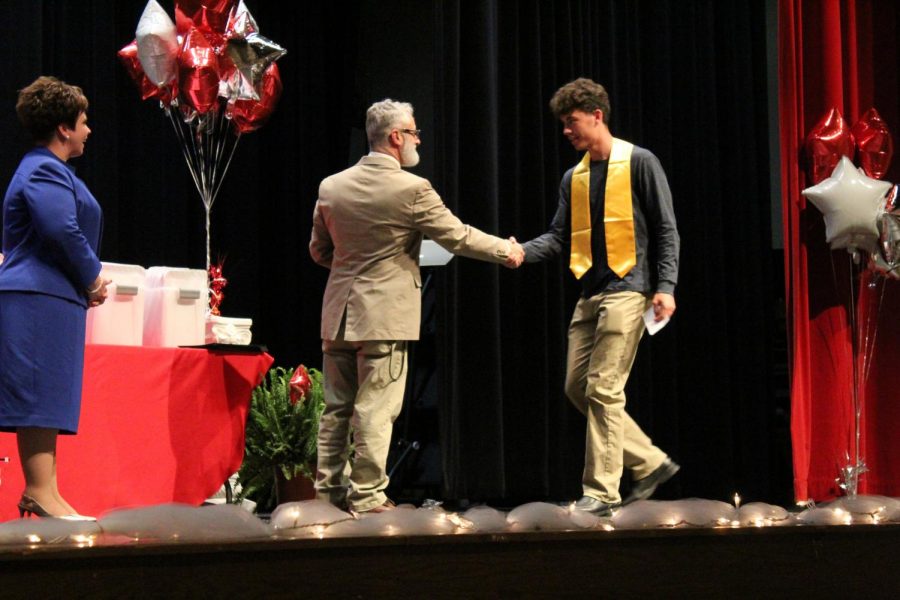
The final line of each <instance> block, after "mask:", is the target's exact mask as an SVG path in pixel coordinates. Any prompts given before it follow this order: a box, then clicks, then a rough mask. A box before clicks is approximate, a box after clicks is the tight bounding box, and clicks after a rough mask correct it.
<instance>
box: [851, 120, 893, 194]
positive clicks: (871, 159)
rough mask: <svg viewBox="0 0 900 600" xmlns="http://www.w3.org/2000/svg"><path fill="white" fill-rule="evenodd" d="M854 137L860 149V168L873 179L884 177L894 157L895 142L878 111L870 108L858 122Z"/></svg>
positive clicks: (854, 128) (854, 127)
mask: <svg viewBox="0 0 900 600" xmlns="http://www.w3.org/2000/svg"><path fill="white" fill-rule="evenodd" d="M853 137H854V138H856V147H857V148H858V149H859V166H861V167H862V169H863V171H865V173H866V175H868V176H869V177H871V178H873V179H881V178H882V177H884V176H885V174H886V173H887V172H888V168H890V166H891V158H893V156H894V141H893V139H892V138H891V132H890V130H889V129H888V126H887V124H886V123H885V122H884V120H883V119H882V118H881V115H879V114H878V111H877V110H875V109H874V108H870V109H869V110H867V111H866V114H864V115H863V116H862V117H861V118H860V119H859V121H857V122H856V124H855V125H854V126H853Z"/></svg>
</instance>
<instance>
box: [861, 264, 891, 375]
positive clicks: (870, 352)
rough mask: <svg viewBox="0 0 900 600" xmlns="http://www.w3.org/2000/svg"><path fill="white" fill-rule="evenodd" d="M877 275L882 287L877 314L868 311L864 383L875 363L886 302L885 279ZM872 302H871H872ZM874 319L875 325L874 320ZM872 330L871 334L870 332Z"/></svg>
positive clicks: (876, 309) (878, 282)
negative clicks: (882, 314)
mask: <svg viewBox="0 0 900 600" xmlns="http://www.w3.org/2000/svg"><path fill="white" fill-rule="evenodd" d="M872 276H873V277H876V278H877V279H876V285H877V286H878V287H879V288H880V289H879V292H878V302H877V304H876V305H875V311H874V313H875V316H874V318H873V316H872V311H871V310H869V311H867V312H866V345H865V350H864V352H865V354H864V355H863V384H864V385H865V384H866V383H868V381H869V372H870V371H871V369H872V363H874V362H875V361H874V354H875V342H876V340H877V339H878V321H879V319H880V318H881V306H882V304H883V302H884V288H885V287H886V286H885V280H884V278H883V277H879V276H878V275H874V274H873V275H872ZM870 304H871V303H870ZM873 320H874V325H873V324H872V321H873ZM869 332H871V335H870V333H869Z"/></svg>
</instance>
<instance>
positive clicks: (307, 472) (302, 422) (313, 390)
mask: <svg viewBox="0 0 900 600" xmlns="http://www.w3.org/2000/svg"><path fill="white" fill-rule="evenodd" d="M324 410H325V399H324V394H323V392H322V373H321V372H320V371H318V370H316V369H307V368H306V367H305V366H303V365H300V366H299V367H297V369H295V370H294V371H293V372H291V371H288V370H286V369H283V368H281V367H274V368H272V369H270V370H269V372H268V374H267V375H266V377H265V378H264V379H263V381H262V383H260V384H259V385H258V386H256V388H254V390H253V395H252V397H251V400H250V414H249V415H248V417H247V432H246V438H245V439H246V441H245V447H244V462H243V464H242V465H241V469H240V471H238V482H239V483H240V486H241V491H240V493H239V495H238V498H239V499H243V498H250V499H251V500H254V501H255V502H256V503H257V510H258V511H267V512H268V510H270V509H272V508H274V507H275V506H276V505H277V504H280V503H282V502H288V501H292V500H303V499H308V498H312V497H314V495H315V492H314V491H313V485H312V484H313V481H314V480H315V465H316V448H317V438H318V434H319V418H320V417H321V416H322V411H324ZM298 484H299V486H298ZM298 487H299V489H298ZM298 495H299V496H305V497H297V496H298ZM267 509H268V510H267Z"/></svg>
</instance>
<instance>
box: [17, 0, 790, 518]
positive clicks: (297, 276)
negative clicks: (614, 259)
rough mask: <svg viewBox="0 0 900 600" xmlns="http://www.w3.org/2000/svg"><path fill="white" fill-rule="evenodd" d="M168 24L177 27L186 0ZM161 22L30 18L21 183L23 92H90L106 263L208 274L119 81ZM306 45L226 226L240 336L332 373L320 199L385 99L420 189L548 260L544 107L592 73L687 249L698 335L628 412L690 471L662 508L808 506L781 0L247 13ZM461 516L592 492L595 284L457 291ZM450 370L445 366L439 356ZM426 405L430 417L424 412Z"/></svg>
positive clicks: (683, 309)
mask: <svg viewBox="0 0 900 600" xmlns="http://www.w3.org/2000/svg"><path fill="white" fill-rule="evenodd" d="M161 4H162V6H163V7H164V8H165V9H166V10H167V11H169V13H170V14H172V1H171V0H163V1H162V2H161ZM144 5H145V2H144V0H79V2H66V1H65V0H9V1H7V2H4V3H3V4H2V5H0V18H3V20H4V22H5V23H6V24H7V27H6V32H7V33H6V36H5V37H4V38H3V39H2V40H0V50H2V51H3V55H4V56H6V57H7V59H8V60H7V63H6V64H7V67H6V71H5V74H4V76H3V77H2V81H0V84H2V87H0V102H2V105H0V135H2V136H3V139H4V141H5V143H4V144H3V146H2V148H0V173H4V174H5V175H4V176H5V177H7V178H8V177H9V176H10V175H11V173H12V171H13V170H14V168H15V165H16V164H17V162H18V160H19V157H20V156H21V154H22V153H23V152H24V151H25V149H26V148H27V147H28V144H27V141H26V140H25V139H24V136H23V135H22V134H21V133H20V131H19V127H18V124H17V123H16V121H15V116H14V111H13V105H14V103H15V94H16V90H17V89H20V88H21V87H23V86H24V85H26V84H28V83H29V82H30V81H32V80H33V79H34V78H35V77H36V76H37V75H39V74H53V75H57V76H59V77H61V78H62V79H64V80H66V81H68V82H70V83H75V84H78V85H81V86H82V87H83V88H84V89H85V92H86V93H87V95H88V97H89V99H90V101H91V108H90V123H91V126H92V128H93V130H94V133H93V135H92V137H91V139H90V140H89V142H88V147H87V151H86V154H85V156H84V157H82V158H81V159H77V160H76V161H74V162H75V164H76V166H77V168H78V173H79V175H80V176H81V177H82V178H84V179H85V181H86V182H87V183H88V185H89V187H90V188H91V190H92V191H93V192H94V194H95V195H96V196H97V197H98V199H99V200H100V202H101V204H102V205H103V207H104V211H105V219H106V221H105V232H104V241H103V249H102V253H101V258H102V259H103V260H106V261H112V262H123V263H137V264H142V265H144V266H151V265H171V266H189V267H193V268H202V266H203V264H204V229H203V209H202V205H201V202H200V199H199V196H198V194H197V192H196V190H195V189H194V188H193V183H192V182H191V180H190V177H189V175H188V172H187V168H186V167H185V165H184V163H183V159H182V157H181V152H180V149H179V147H178V144H177V142H176V138H175V136H174V134H173V132H172V131H171V125H170V124H169V123H168V122H167V121H166V120H165V118H164V117H163V114H162V112H161V110H160V108H159V106H158V103H155V102H154V101H147V102H142V101H141V100H140V99H139V96H138V92H137V90H136V88H135V87H134V85H133V84H132V82H131V81H130V80H129V79H128V77H127V75H126V73H125V71H124V69H123V68H122V67H121V66H120V65H119V63H118V61H117V59H116V51H117V50H118V49H119V48H121V47H122V46H124V45H125V44H127V43H128V42H130V41H131V40H132V39H133V37H134V29H135V27H136V25H137V21H138V18H139V16H140V14H141V12H142V11H143V8H144ZM248 5H249V8H250V10H251V11H252V13H253V15H254V17H255V18H256V20H257V22H258V23H259V25H260V29H261V33H262V34H263V35H265V36H266V37H268V38H270V39H272V40H274V41H276V42H278V43H279V44H281V45H282V46H284V47H285V48H287V49H288V51H289V53H288V54H287V55H286V56H285V57H283V58H282V59H281V60H280V61H279V63H278V64H279V67H280V69H281V75H282V81H283V82H284V93H283V96H282V98H281V102H280V104H279V106H278V108H277V109H276V111H275V113H274V115H273V117H272V119H271V121H270V122H269V123H268V124H267V125H265V126H264V127H263V128H262V129H260V130H259V131H257V132H255V133H252V134H249V135H245V136H244V137H243V138H242V139H241V142H240V145H239V147H238V149H237V152H236V154H235V158H234V162H233V163H232V165H231V167H230V171H229V173H228V175H227V177H226V182H225V185H224V186H223V188H222V191H221V193H220V196H219V198H218V199H217V200H216V204H215V207H214V209H213V214H212V220H213V226H212V232H213V254H214V257H215V256H216V255H219V254H221V255H222V256H223V257H224V258H225V274H226V277H227V278H228V279H229V286H228V287H227V288H226V289H225V294H226V300H225V303H224V305H223V308H224V312H225V314H227V315H229V316H242V317H251V318H253V321H254V325H253V330H254V338H255V341H258V342H260V343H264V344H267V345H268V347H269V348H270V351H271V353H272V354H273V356H275V359H276V363H277V364H279V365H283V366H291V365H294V364H297V363H299V362H304V363H306V364H307V365H309V366H316V367H318V366H320V365H321V348H320V340H319V311H320V307H321V297H322V292H323V290H324V285H325V280H326V278H327V272H326V271H325V270H324V269H321V268H319V267H318V266H316V265H314V264H313V263H312V261H311V260H310V259H309V255H308V251H307V245H308V242H309V231H310V228H311V217H312V207H313V204H314V202H315V198H316V191H317V187H318V183H319V181H320V180H321V179H322V178H323V177H325V176H327V175H329V174H331V173H333V172H336V171H338V170H341V169H343V168H345V167H346V166H348V165H349V164H352V163H353V162H355V161H356V160H357V158H358V156H359V155H360V154H361V153H362V152H364V151H365V141H364V135H363V133H362V128H363V121H364V112H365V108H366V107H367V106H368V104H369V103H371V102H372V101H375V100H379V99H381V98H383V97H386V96H391V97H395V98H398V99H401V100H410V101H412V102H413V103H414V104H415V105H416V107H417V118H418V124H419V126H420V127H423V128H425V129H426V134H425V135H426V138H425V140H424V143H423V145H424V146H425V148H423V161H422V165H421V166H420V167H419V168H417V169H416V172H418V173H419V174H421V175H423V176H426V177H429V178H431V179H432V180H433V181H434V183H435V187H436V189H437V190H438V191H439V192H440V193H441V194H442V195H443V197H444V199H445V200H446V202H447V204H448V205H449V206H450V207H451V208H452V209H453V210H454V211H455V212H457V214H459V215H460V217H461V218H462V219H463V220H464V221H466V222H469V223H471V224H472V225H474V226H476V227H478V228H480V229H482V230H485V231H488V232H491V233H497V234H498V235H502V236H508V235H516V236H517V237H518V238H519V239H521V240H524V239H529V238H531V237H533V236H535V235H537V234H539V233H542V232H543V231H544V230H545V228H546V227H547V225H548V224H549V221H550V218H551V217H552V215H553V212H554V211H555V209H556V202H557V185H558V182H559V178H560V177H561V175H562V173H563V172H564V171H565V169H566V168H568V167H569V166H571V165H572V164H574V162H575V160H576V156H575V153H574V152H573V150H572V149H571V148H570V147H569V146H568V144H567V143H566V142H565V140H563V139H562V136H561V134H560V130H561V128H560V126H559V124H558V123H556V122H555V121H554V120H553V118H552V116H551V115H550V113H549V110H548V109H547V101H548V100H549V98H550V96H551V95H552V93H553V92H554V91H555V90H556V89H557V88H558V87H559V86H560V85H562V84H564V83H566V82H567V81H569V80H571V79H573V78H575V77H577V76H581V75H584V76H588V77H592V78H594V79H596V80H597V81H600V82H601V83H603V84H604V85H606V86H607V88H608V89H609V91H610V94H611V97H612V130H613V132H614V134H616V135H618V136H620V137H623V138H625V139H628V140H630V141H633V142H634V143H637V144H639V145H642V146H645V147H647V148H649V149H651V150H652V151H653V152H655V153H656V154H657V156H659V158H660V160H661V161H662V164H663V166H664V168H665V169H666V172H667V173H668V176H669V180H670V184H671V186H672V189H673V193H674V197H675V210H676V215H677V217H678V221H679V228H680V231H681V234H682V256H681V265H682V266H681V281H680V284H679V287H678V289H677V291H676V299H677V301H678V305H679V308H678V313H677V316H676V317H675V319H673V321H672V322H671V324H670V325H669V326H668V327H667V328H666V329H665V330H663V332H662V333H660V334H659V335H658V336H657V337H655V338H652V339H645V340H644V342H642V347H641V350H640V352H639V355H638V359H637V362H636V364H635V368H634V372H633V375H632V378H631V382H630V385H629V388H628V393H629V401H628V406H629V410H630V411H631V413H632V414H633V416H634V417H635V418H636V419H637V420H638V422H640V423H641V424H642V425H643V426H644V427H645V429H646V430H647V432H648V433H649V434H650V435H651V436H652V437H653V438H654V439H655V441H656V442H657V443H658V444H659V445H660V446H661V447H662V448H664V449H665V450H667V451H668V452H670V453H671V454H672V456H673V457H674V458H675V459H676V460H678V461H679V462H681V463H682V464H683V465H684V467H685V468H684V470H683V471H682V473H681V474H680V475H679V477H678V478H677V479H676V480H674V481H673V483H672V484H670V485H668V486H667V487H666V488H665V489H664V490H663V492H664V493H663V496H662V497H666V496H668V497H673V496H685V495H686V496H704V497H711V498H719V499H728V498H730V497H731V494H733V493H734V492H736V491H737V492H740V493H741V494H742V495H743V496H744V497H745V498H748V499H762V500H770V501H782V500H784V501H786V500H787V499H788V498H789V496H790V491H789V489H790V488H789V486H790V463H789V460H790V459H789V456H788V454H787V453H786V452H784V447H783V446H784V444H785V441H784V440H786V438H787V430H786V423H785V419H784V417H783V416H779V414H780V413H779V412H778V411H779V410H780V408H781V407H780V405H779V404H778V402H779V401H778V399H777V398H776V396H775V394H774V391H773V379H772V378H773V373H774V367H773V361H774V359H773V347H774V345H775V341H776V334H775V322H776V307H777V305H778V300H777V298H778V297H779V295H780V293H781V292H780V290H776V284H778V283H779V279H778V276H777V273H775V272H774V269H775V268H776V266H777V263H776V265H773V261H772V250H771V249H770V246H769V239H770V224H769V222H768V219H769V216H768V215H769V208H768V173H767V160H768V157H767V151H766V148H767V141H766V140H767V137H766V113H765V107H766V95H765V94H766V86H767V85H768V83H767V81H766V79H765V48H764V39H765V38H764V35H765V30H764V27H765V15H764V13H763V8H762V7H761V6H759V5H760V3H758V2H752V1H749V0H747V1H743V2H741V1H737V0H735V1H731V2H714V1H708V2H703V1H699V0H694V1H687V2H685V1H681V2H675V1H665V0H658V1H654V2H638V1H635V0H617V1H604V2H601V1H587V0H580V1H579V0H569V1H561V0H557V1H551V0H543V1H537V0H530V1H529V0H522V1H519V2H516V1H499V0H484V1H481V2H461V1H459V0H452V1H443V0H433V1H432V2H421V1H415V0H408V1H403V0H379V1H376V0H362V1H358V2H331V3H306V2H303V3H283V2H275V1H272V0H255V1H250V2H248ZM432 289H433V293H434V294H435V311H434V319H435V325H434V330H435V353H434V356H435V357H436V358H435V359H434V360H435V363H436V366H437V373H438V375H437V378H436V379H437V385H436V389H437V390H438V392H437V393H438V396H439V402H438V406H439V415H440V416H439V420H440V448H441V454H442V456H441V457H440V458H434V457H432V458H431V459H430V460H440V461H441V464H442V469H443V484H442V487H441V488H440V491H441V494H442V495H443V497H445V498H447V499H450V500H462V499H468V500H471V501H490V502H493V503H496V504H502V505H510V504H513V503H518V502H522V501H527V500H538V499H559V500H564V499H571V498H573V497H576V496H577V495H579V493H580V472H581V466H582V464H583V447H584V446H583V437H584V421H583V419H582V418H581V416H580V415H579V414H578V413H577V412H576V411H575V410H574V409H573V408H570V407H569V406H568V403H567V401H566V400H565V398H564V395H563V392H562V384H563V378H564V364H565V348H566V327H567V324H568V319H569V316H570V314H571V310H572V307H573V306H574V303H575V300H576V298H577V293H578V290H577V287H576V285H575V283H574V281H573V279H572V277H571V275H570V274H569V273H568V270H567V267H566V264H565V262H564V261H563V260H560V261H558V262H554V263H548V264H542V265H526V266H525V267H523V269H521V270H518V271H514V272H512V271H507V270H505V269H502V268H500V267H497V266H494V265H488V264H486V263H480V262H476V261H470V260H467V259H455V260H453V261H452V262H451V263H450V265H449V266H448V267H446V268H442V269H438V270H435V273H434V277H433V283H432ZM424 355H429V356H430V353H423V356H424ZM414 408H415V407H409V406H408V407H407V411H412V410H414Z"/></svg>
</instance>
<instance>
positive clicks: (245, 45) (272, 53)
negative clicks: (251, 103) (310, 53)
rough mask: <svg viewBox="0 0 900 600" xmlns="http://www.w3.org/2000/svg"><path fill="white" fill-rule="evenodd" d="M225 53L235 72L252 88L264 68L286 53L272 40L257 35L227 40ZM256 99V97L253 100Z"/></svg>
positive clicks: (257, 83)
mask: <svg viewBox="0 0 900 600" xmlns="http://www.w3.org/2000/svg"><path fill="white" fill-rule="evenodd" d="M225 51H226V52H227V53H228V57H229V58H230V59H231V60H232V62H234V66H235V67H237V70H238V71H240V73H241V75H243V76H244V78H245V79H246V80H247V81H249V82H250V83H251V84H252V85H253V87H256V86H258V85H259V82H260V81H261V80H262V76H263V73H265V71H266V68H268V66H269V65H270V64H272V63H273V62H275V61H276V60H278V59H279V58H281V57H282V56H284V55H285V53H286V52H287V50H285V49H284V48H282V47H281V46H279V45H278V44H276V43H275V42H273V41H272V40H269V39H267V38H264V37H263V36H261V35H259V34H258V33H251V34H250V35H248V36H247V37H246V38H245V39H231V40H228V45H227V46H226V47H225ZM258 99H259V96H258V95H257V96H256V97H255V98H254V100H258Z"/></svg>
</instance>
